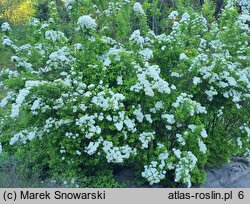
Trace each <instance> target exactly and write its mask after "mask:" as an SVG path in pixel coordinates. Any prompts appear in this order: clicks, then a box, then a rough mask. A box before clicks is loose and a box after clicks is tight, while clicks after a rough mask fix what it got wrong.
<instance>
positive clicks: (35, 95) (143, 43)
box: [0, 0, 250, 187]
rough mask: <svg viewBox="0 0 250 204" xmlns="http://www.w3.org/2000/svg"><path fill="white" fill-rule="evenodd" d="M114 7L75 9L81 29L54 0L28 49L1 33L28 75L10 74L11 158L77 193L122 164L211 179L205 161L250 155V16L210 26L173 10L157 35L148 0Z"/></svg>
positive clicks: (4, 135) (4, 136)
mask: <svg viewBox="0 0 250 204" xmlns="http://www.w3.org/2000/svg"><path fill="white" fill-rule="evenodd" d="M115 2H116V3H114V2H112V1H110V2H109V4H108V5H106V4H105V3H106V2H105V3H104V4H100V6H99V5H92V4H91V3H90V2H89V1H80V0H79V1H73V0H70V1H65V6H66V8H67V10H68V13H69V16H70V22H69V23H68V25H67V27H68V28H72V30H70V31H69V30H66V31H65V30H64V28H65V26H60V19H59V18H58V15H57V13H56V9H55V8H54V7H55V4H54V3H53V2H52V3H51V4H50V7H51V10H52V11H53V12H52V17H51V18H50V19H49V20H48V22H39V21H38V20H37V19H32V20H31V21H30V22H29V27H28V30H27V33H28V35H29V36H30V41H29V42H28V43H27V44H25V45H17V44H15V43H14V41H13V40H12V39H11V32H12V31H11V28H10V27H9V25H8V24H7V23H5V24H3V25H2V30H3V32H5V33H6V35H5V36H4V37H3V44H4V45H5V46H8V47H10V48H11V49H13V50H14V51H15V53H16V55H15V56H12V57H11V60H12V62H13V63H15V66H16V69H17V70H16V71H11V70H9V69H4V70H2V71H1V72H0V78H1V87H2V88H4V89H5V90H6V92H7V95H6V97H5V98H3V99H2V100H1V102H0V115H1V121H0V141H1V143H0V151H10V152H12V151H15V152H17V153H18V154H20V155H23V156H25V155H26V154H27V153H30V152H31V153H32V156H31V158H29V159H30V160H29V163H30V164H31V166H32V165H34V168H36V169H37V170H38V171H40V172H42V171H44V169H47V171H49V174H50V177H53V178H54V179H64V180H68V181H70V180H71V179H73V181H75V179H76V180H77V183H78V184H77V186H78V185H80V186H81V185H82V184H84V182H85V181H86V177H91V176H95V175H100V174H102V175H103V174H105V172H106V173H107V174H109V173H108V171H107V170H112V169H115V168H116V167H117V166H123V167H133V168H135V169H136V170H137V172H138V173H139V175H140V176H141V177H142V178H144V179H145V180H146V181H147V182H148V183H150V184H151V185H152V184H156V183H160V182H161V183H164V182H168V181H172V182H175V183H182V184H185V185H187V186H188V187H190V186H191V184H192V183H194V184H198V183H202V182H204V179H205V173H204V166H205V165H214V164H217V163H223V162H224V160H223V159H226V160H227V159H229V158H230V156H232V155H233V154H246V153H247V151H248V150H249V138H250V129H249V97H250V94H249V88H250V83H249V74H250V58H249V53H250V46H249V42H250V35H249V33H250V29H249V24H248V23H249V21H250V15H249V9H248V8H247V7H244V9H243V11H242V13H239V12H238V11H237V7H236V6H235V4H234V2H233V1H228V4H227V6H226V7H225V9H224V10H223V13H222V14H221V18H220V20H219V23H216V22H213V23H211V24H210V23H208V22H207V21H206V19H205V18H204V17H203V16H202V15H201V14H198V13H195V12H189V13H188V12H184V13H182V14H181V13H179V12H178V11H173V12H172V13H170V14H169V18H168V23H169V25H171V26H172V29H171V32H170V33H163V34H160V35H156V34H155V33H154V32H153V31H151V30H150V29H149V27H148V26H147V20H146V17H147V16H146V13H145V12H144V10H143V7H142V5H141V4H140V3H138V2H134V1H129V0H123V1H115ZM89 13H91V14H89ZM101 171H103V173H100V172H101ZM96 172H98V173H96ZM62 175H63V176H62ZM73 183H74V182H73Z"/></svg>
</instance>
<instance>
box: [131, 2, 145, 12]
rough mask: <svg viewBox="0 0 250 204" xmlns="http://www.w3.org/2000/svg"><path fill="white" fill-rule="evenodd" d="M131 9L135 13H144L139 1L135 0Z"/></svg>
mask: <svg viewBox="0 0 250 204" xmlns="http://www.w3.org/2000/svg"><path fill="white" fill-rule="evenodd" d="M133 10H134V12H135V13H137V14H141V15H145V12H144V10H143V8H142V5H141V4H140V3H139V2H136V3H135V4H134V6H133Z"/></svg>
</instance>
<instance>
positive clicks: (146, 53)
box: [139, 48, 153, 61]
mask: <svg viewBox="0 0 250 204" xmlns="http://www.w3.org/2000/svg"><path fill="white" fill-rule="evenodd" d="M139 54H140V55H141V56H142V57H143V58H144V60H145V61H148V60H150V59H151V58H152V57H153V51H152V50H151V49H149V48H145V49H143V50H141V51H139Z"/></svg>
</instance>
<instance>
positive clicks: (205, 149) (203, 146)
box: [198, 139, 207, 154]
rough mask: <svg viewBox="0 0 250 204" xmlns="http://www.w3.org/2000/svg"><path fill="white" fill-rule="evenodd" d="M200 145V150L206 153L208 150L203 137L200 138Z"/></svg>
mask: <svg viewBox="0 0 250 204" xmlns="http://www.w3.org/2000/svg"><path fill="white" fill-rule="evenodd" d="M198 145H199V149H200V151H201V152H202V153H203V154H205V153H206V152H207V147H206V145H205V144H204V142H203V141H202V140H201V139H198Z"/></svg>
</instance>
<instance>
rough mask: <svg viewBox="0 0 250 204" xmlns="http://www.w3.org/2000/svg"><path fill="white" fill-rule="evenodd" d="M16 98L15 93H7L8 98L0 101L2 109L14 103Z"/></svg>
mask: <svg viewBox="0 0 250 204" xmlns="http://www.w3.org/2000/svg"><path fill="white" fill-rule="evenodd" d="M14 96H15V94H14V92H13V91H9V92H8V93H7V96H6V97H4V98H3V99H2V100H1V101H0V107H1V108H3V107H5V106H6V105H7V104H8V103H9V102H10V101H13V99H14Z"/></svg>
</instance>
